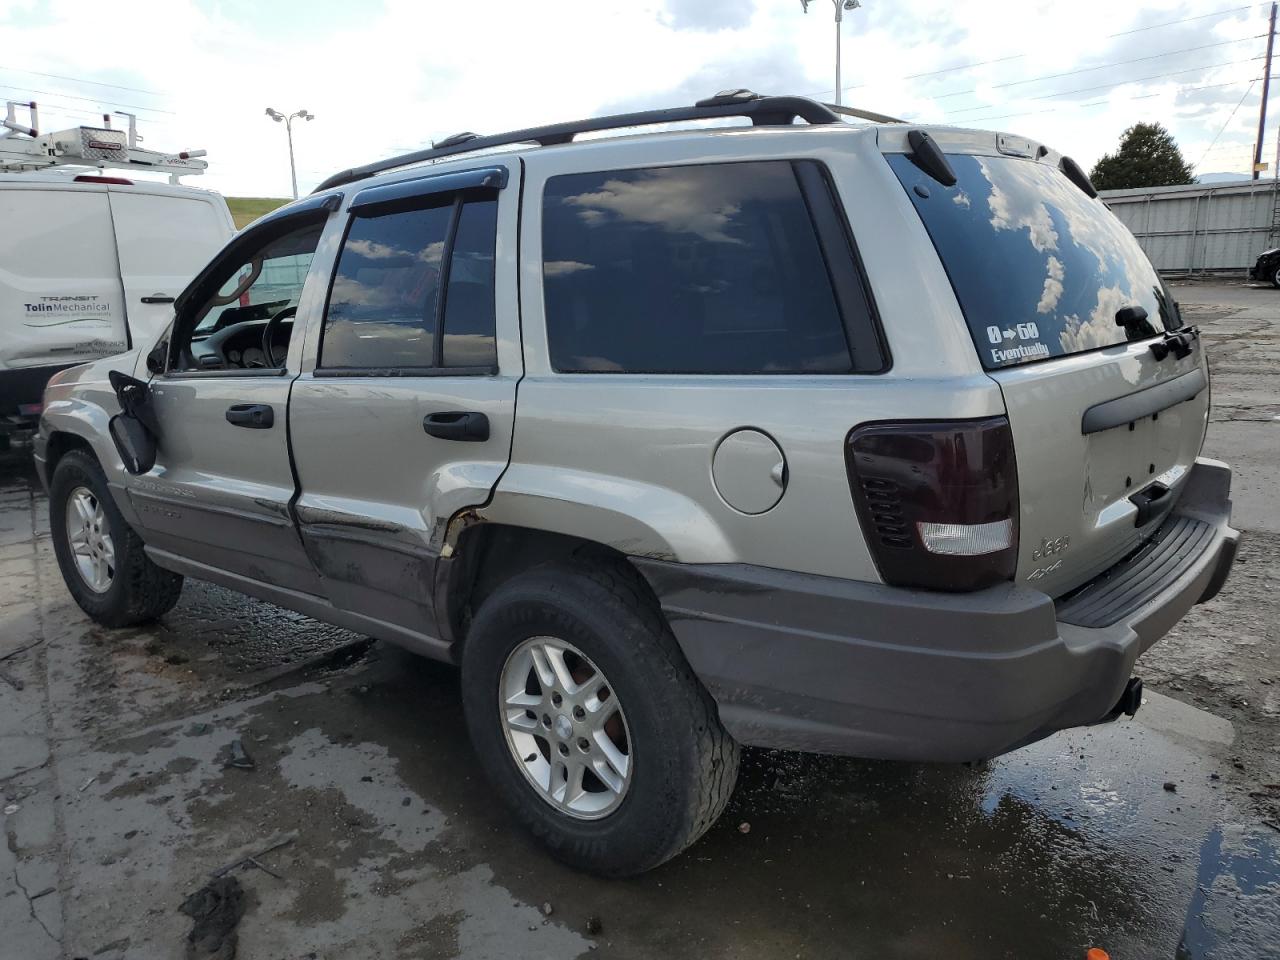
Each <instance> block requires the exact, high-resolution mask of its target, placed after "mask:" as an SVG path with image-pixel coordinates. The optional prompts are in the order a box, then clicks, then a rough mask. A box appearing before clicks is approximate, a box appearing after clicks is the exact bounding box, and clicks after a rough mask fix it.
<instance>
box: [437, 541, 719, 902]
mask: <svg viewBox="0 0 1280 960" xmlns="http://www.w3.org/2000/svg"><path fill="white" fill-rule="evenodd" d="M544 641H546V642H549V643H551V644H552V645H559V647H560V648H561V649H562V650H568V651H569V653H568V656H567V658H561V660H560V664H561V665H562V666H563V665H564V664H565V663H566V662H567V663H568V664H569V666H570V669H571V670H572V680H573V681H576V682H577V683H576V686H577V688H578V689H586V688H589V687H590V688H592V689H597V688H600V687H601V686H603V687H604V688H605V695H604V698H603V700H604V703H605V704H606V706H605V707H604V708H603V709H605V710H610V709H611V710H613V711H614V716H616V717H621V718H622V719H621V720H620V721H617V720H611V721H610V722H611V723H612V725H613V726H612V727H611V730H612V733H610V734H609V736H610V737H611V738H612V742H613V743H614V744H615V746H618V747H619V748H621V749H622V751H623V752H625V753H626V759H627V763H626V772H625V773H624V775H623V776H622V777H621V778H619V777H615V776H613V774H614V773H615V772H616V766H615V767H613V768H609V767H607V766H606V767H605V768H604V769H603V770H602V773H603V774H605V776H603V777H602V778H598V779H596V780H595V781H593V785H594V786H593V788H594V789H595V790H596V791H597V793H596V794H594V795H590V794H586V793H585V790H586V788H585V787H584V788H583V792H580V793H578V794H577V795H578V796H579V797H580V798H583V799H584V800H585V802H584V803H583V804H582V807H583V809H582V810H579V811H577V812H571V809H570V808H571V804H570V800H569V793H568V790H567V789H566V790H565V794H564V798H563V799H562V800H560V801H559V802H557V800H556V799H555V798H554V796H553V795H552V794H553V792H554V790H553V789H552V788H549V787H548V786H545V785H544V786H541V787H540V786H539V785H538V783H537V782H536V781H537V779H538V778H537V777H536V776H533V775H531V773H530V771H531V768H532V767H538V768H540V769H541V771H542V773H541V776H542V777H543V778H544V779H545V778H547V776H548V772H547V771H548V768H550V769H552V770H554V769H555V766H554V763H553V761H554V760H555V758H556V756H557V753H556V751H557V750H558V749H559V750H563V749H565V748H567V749H568V750H569V751H570V752H567V753H563V756H565V757H566V758H576V757H578V754H577V753H573V752H572V751H574V750H576V749H579V748H581V750H582V756H583V760H584V762H586V763H587V769H588V770H590V762H591V761H590V757H591V756H592V755H593V754H592V753H589V752H588V751H589V747H590V746H591V744H592V741H591V740H589V739H587V737H583V736H582V733H584V732H585V733H587V734H588V736H589V737H595V738H596V740H597V741H598V738H599V736H600V732H599V730H600V728H599V727H596V728H595V729H596V732H595V733H591V732H590V730H589V729H585V730H584V729H582V728H580V727H579V719H578V718H579V715H580V714H583V713H584V711H582V710H580V709H578V707H577V704H579V703H587V702H588V701H587V700H584V699H581V698H582V697H590V695H591V693H590V692H587V693H584V694H582V695H578V694H571V693H555V692H552V688H554V689H555V690H560V691H569V690H572V689H573V688H574V687H575V683H572V682H570V683H566V684H565V685H563V686H561V685H560V684H558V683H552V684H551V685H550V686H549V687H548V688H547V689H546V690H545V691H537V692H528V693H522V692H521V691H527V690H528V689H529V688H526V687H524V686H523V684H522V683H521V682H520V681H519V680H517V684H516V686H515V687H514V688H513V687H512V685H511V682H510V677H511V676H512V673H511V670H512V667H511V664H512V663H516V664H517V668H516V673H515V676H516V677H517V678H518V677H519V676H520V675H521V673H520V671H521V669H522V666H521V665H523V664H524V663H526V662H528V661H524V660H513V656H514V657H516V658H519V657H521V656H524V655H525V652H526V651H527V650H528V649H529V644H530V643H531V642H533V643H534V644H537V645H540V644H542V643H543V642H544ZM539 662H541V663H544V664H545V663H546V661H545V659H544V660H543V661H539ZM535 669H536V668H535ZM584 675H585V676H586V677H588V679H583V676H584ZM529 683H530V687H532V688H537V687H539V686H540V685H539V683H538V682H537V673H536V672H535V673H531V674H530V681H529ZM513 689H514V690H516V693H515V694H512V690H513ZM597 692H598V690H597ZM562 695H563V696H564V699H563V701H561V700H556V701H555V703H556V706H552V698H553V697H560V696H562ZM509 696H516V697H521V696H528V697H529V703H530V704H531V707H532V709H530V710H528V711H524V710H523V709H522V707H520V706H517V707H516V708H515V709H514V710H513V709H512V708H511V707H510V703H511V700H510V699H509ZM539 697H541V698H542V699H541V700H539V699H538V698H539ZM462 699H463V707H464V709H465V711H466V717H467V726H468V729H469V730H470V733H471V740H472V743H473V744H474V745H475V749H476V752H477V753H478V754H479V757H480V763H481V765H482V766H483V768H484V770H485V773H486V774H487V775H488V777H489V780H490V781H491V782H492V784H493V786H494V787H495V788H496V789H497V791H498V793H499V794H500V795H501V797H502V798H503V800H504V801H505V802H506V803H507V805H508V806H509V807H510V808H511V810H512V812H513V813H514V814H515V816H516V818H517V819H518V820H519V821H520V822H521V823H522V824H524V826H525V827H526V828H527V829H528V830H529V831H530V832H532V833H533V835H534V836H535V837H537V838H538V839H539V840H540V841H541V842H542V843H543V844H544V845H545V846H546V847H547V848H548V849H549V850H550V852H551V853H552V855H554V856H555V857H556V858H557V859H559V860H562V861H564V862H565V863H568V864H570V865H571V866H573V867H576V868H578V869H581V870H586V871H589V872H591V873H595V874H598V875H601V876H606V877H622V876H631V875H634V874H638V873H643V872H644V871H646V870H650V869H652V868H653V867H656V866H658V865H659V864H661V863H663V862H664V861H666V860H668V859H670V858H671V857H674V856H675V855H676V854H678V853H680V852H681V851H682V850H684V849H685V848H686V847H688V846H689V845H690V844H692V843H693V842H694V841H695V840H697V839H698V837H700V836H702V834H703V833H704V832H706V830H707V829H708V828H709V827H710V826H711V825H712V824H713V823H714V822H715V821H716V818H717V817H719V816H720V813H721V812H722V811H723V810H724V806H725V804H726V803H727V802H728V799H729V795H730V794H731V793H732V792H733V786H734V783H735V781H736V780H737V775H738V758H739V747H738V744H737V742H736V741H734V740H733V738H732V737H730V736H729V734H728V733H726V732H725V730H724V728H723V727H722V726H721V725H720V720H719V716H718V715H717V712H716V706H715V702H714V701H713V700H712V699H711V696H710V695H709V694H708V693H707V691H706V690H705V689H704V688H703V687H702V685H701V684H700V683H699V682H698V680H697V678H696V677H695V676H694V675H693V671H692V670H691V669H690V667H689V664H688V663H687V662H686V660H685V659H684V655H683V654H682V653H681V651H680V648H679V646H678V645H677V643H676V640H675V637H674V636H672V634H671V631H670V629H669V628H668V627H667V624H666V622H665V621H664V620H663V618H662V615H661V612H660V611H659V610H658V608H657V605H656V603H655V602H654V601H653V599H652V597H651V595H650V594H649V593H648V591H647V590H646V589H645V587H644V584H643V582H642V581H641V580H640V579H639V575H638V574H636V573H635V571H634V570H631V569H630V568H629V567H627V566H626V565H624V564H621V563H618V564H609V563H606V564H602V565H598V566H592V567H589V568H588V567H585V566H579V565H569V564H564V565H553V566H546V567H539V568H535V569H533V570H530V571H528V572H527V573H524V574H521V575H520V576H518V577H516V578H514V579H512V580H511V581H509V582H508V583H506V584H504V585H503V586H501V587H499V588H498V589H497V590H496V591H495V592H494V593H493V594H492V595H491V596H489V597H488V598H487V599H486V600H485V602H484V604H483V605H482V606H481V608H480V611H479V613H478V614H477V616H476V618H475V621H474V622H473V624H472V626H471V629H470V631H469V632H468V635H467V639H466V644H465V646H464V648H463V651H462ZM598 706H599V704H598V703H597V707H598ZM526 713H527V714H528V715H529V720H528V721H525V719H524V717H525V714H526ZM512 716H514V717H515V719H516V721H519V722H521V723H524V722H529V724H530V729H529V733H527V734H524V733H517V734H514V735H512V734H508V729H509V726H515V724H514V723H511V721H510V719H509V718H510V717H512ZM544 716H546V718H547V720H548V721H549V723H545V724H544V723H543V718H544ZM591 719H592V718H591V716H590V715H587V716H586V717H585V718H583V719H582V722H583V723H585V724H589V723H590V722H591ZM557 724H561V725H563V733H561V732H558V731H559V730H560V727H558V726H557ZM624 728H625V732H624ZM571 731H572V732H571ZM517 737H518V738H519V741H520V742H519V743H517V742H516V740H517ZM532 738H536V743H537V745H536V746H534V745H533V744H534V739H532ZM605 746H606V748H607V744H606V745H605ZM539 752H540V753H541V758H539V756H538V754H539ZM518 754H519V755H518ZM595 762H596V763H597V764H600V763H602V762H603V761H601V760H599V759H597V760H596V761H595ZM552 776H554V774H552ZM591 776H592V774H590V773H588V775H587V778H586V779H590V777H591ZM566 779H567V772H566ZM586 779H584V781H583V782H584V783H585V782H586ZM606 780H617V781H619V782H618V783H615V785H614V787H613V788H610V787H609V785H608V784H607V783H606V782H605V781H606ZM609 789H613V793H614V794H616V796H615V795H609V794H607V793H605V794H604V795H603V796H602V795H601V794H602V792H603V791H607V790H609Z"/></svg>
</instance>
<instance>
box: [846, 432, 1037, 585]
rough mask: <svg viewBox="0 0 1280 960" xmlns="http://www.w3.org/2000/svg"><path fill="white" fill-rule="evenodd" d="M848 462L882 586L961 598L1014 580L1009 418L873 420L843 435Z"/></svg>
mask: <svg viewBox="0 0 1280 960" xmlns="http://www.w3.org/2000/svg"><path fill="white" fill-rule="evenodd" d="M845 457H846V461H847V463H848V468H849V485H850V487H851V488H852V490H853V500H854V504H855V505H856V506H857V510H858V519H859V520H860V521H861V522H862V530H863V533H864V534H865V535H866V538H867V544H868V545H869V546H870V548H871V555H872V557H873V558H874V559H875V562H876V567H877V569H878V570H879V571H880V576H881V577H882V578H883V579H884V581H885V583H889V584H893V585H895V586H900V587H925V588H928V589H931V590H955V591H959V590H978V589H981V588H982V587H988V586H991V585H992V584H996V583H1000V582H1001V581H1004V580H1011V579H1013V575H1014V571H1015V570H1016V569H1017V560H1018V467H1017V462H1016V461H1015V460H1014V456H1013V433H1012V431H1010V429H1009V421H1008V419H1007V418H1005V417H990V418H987V419H983V420H948V421H941V422H937V423H933V422H929V423H925V422H918V421H902V422H896V423H871V424H867V425H865V426H862V427H858V428H857V429H855V430H854V431H853V432H851V433H850V434H849V439H848V442H847V444H846V447H845Z"/></svg>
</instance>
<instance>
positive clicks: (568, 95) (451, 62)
mask: <svg viewBox="0 0 1280 960" xmlns="http://www.w3.org/2000/svg"><path fill="white" fill-rule="evenodd" d="M155 10H156V8H155V6H154V3H151V2H146V0H116V2H113V3H112V4H109V5H103V4H101V3H100V2H97V0H52V2H47V3H42V4H26V3H21V4H17V5H15V4H12V3H9V4H5V3H4V2H3V0H0V36H3V37H4V44H5V58H4V66H3V67H2V68H0V84H3V86H4V92H5V96H6V98H12V99H27V98H29V97H34V98H35V99H37V100H38V101H40V102H41V126H43V127H44V128H46V129H49V130H57V129H61V128H65V127H70V126H74V125H78V124H80V123H92V122H98V121H97V119H96V118H97V117H98V116H100V114H101V111H103V110H107V111H111V110H119V109H123V110H130V111H132V112H134V113H137V114H138V116H139V124H140V131H141V132H142V134H143V135H144V136H145V137H146V138H147V140H146V146H149V147H154V148H158V149H165V150H169V149H173V150H178V149H190V148H204V149H207V150H208V151H209V155H208V160H209V164H210V167H209V174H208V175H207V176H205V177H203V178H191V179H190V180H189V181H188V182H189V183H192V184H194V185H198V186H207V187H209V188H211V189H215V190H219V191H221V192H223V193H227V194H231V195H245V196H277V197H279V196H286V195H288V193H289V190H290V186H289V153H288V148H287V145H286V140H285V131H284V129H283V125H282V124H278V123H273V122H271V121H270V120H268V119H267V118H266V117H265V116H264V115H263V110H264V109H265V107H267V106H268V105H270V106H272V107H275V108H277V109H280V110H285V111H287V112H293V111H294V110H296V109H300V108H302V107H306V108H307V109H308V110H310V111H311V112H313V113H314V114H315V115H316V120H314V121H312V122H309V123H306V122H300V123H298V124H296V125H295V128H294V146H295V152H296V156H297V165H298V180H299V187H300V189H301V190H303V191H306V190H309V189H310V188H311V187H313V186H314V185H315V184H316V183H317V182H319V181H320V180H321V179H323V178H324V177H326V176H328V175H329V174H331V173H333V172H335V171H337V170H341V169H344V168H346V167H351V166H356V165H359V164H362V163H367V162H369V161H370V160H375V159H378V158H381V157H387V156H391V155H394V154H396V153H403V152H406V151H409V150H413V149H417V148H420V147H422V146H425V145H426V144H428V143H429V142H430V141H431V140H433V139H439V138H440V137H443V136H446V135H448V134H451V133H455V132H457V131H459V130H476V131H478V132H481V133H493V132H497V131H501V130H510V129H516V128H519V127H524V126H531V125H536V124H541V123H551V122H555V121H561V120H566V119H574V118H578V117H588V116H593V115H599V114H601V113H605V112H609V111H611V110H614V109H636V108H640V107H659V106H673V105H677V104H691V103H693V102H694V101H695V100H697V99H700V98H702V97H706V96H709V95H710V94H712V93H715V92H716V91H718V90H722V89H726V88H731V87H749V88H751V89H755V90H759V91H762V92H766V93H800V94H812V95H817V96H819V97H824V98H830V97H831V96H832V92H833V91H832V87H833V86H834V79H833V73H834V69H833V67H834V63H833V56H832V47H833V44H832V39H833V30H834V25H833V23H832V17H831V10H830V7H829V5H828V3H827V0H819V2H817V3H816V4H814V5H813V6H812V8H811V10H810V12H809V14H808V15H804V14H802V13H801V10H800V5H799V4H798V3H795V2H794V0H781V2H771V3H752V2H750V0H741V2H739V0H665V2H664V0H645V2H640V3H637V2H635V0H561V2H558V3H548V4H524V5H511V6H508V7H504V8H503V9H502V10H501V12H500V14H497V15H495V14H494V13H493V11H492V9H491V8H490V7H489V6H486V5H484V4H475V3H456V2H449V0H383V2H381V3H378V4H368V5H366V4H317V5H314V6H313V7H311V8H308V9H306V11H305V12H300V11H301V8H299V7H298V6H297V5H295V4H210V3H206V2H204V0H167V2H166V3H165V5H164V15H163V16H156V15H155ZM1203 12H1204V11H1203V10H1202V9H1200V8H1197V7H1194V6H1193V5H1191V4H1190V3H1189V2H1186V0H1178V2H1173V3H1170V2H1168V0H1139V2H1135V3H1131V4H1126V5H1120V6H1117V5H1116V4H1115V3H1114V0H1077V2H1076V3H1073V4H1042V5H1030V6H1026V7H1025V8H1019V11H1018V15H1017V16H1010V15H1009V7H1008V3H1007V0H973V2H971V3H968V4H956V3H954V2H952V0H915V2H913V3H912V4H910V5H907V4H893V3H875V4H872V3H867V4H865V5H864V7H863V8H862V9H859V10H856V11H851V12H849V13H847V14H846V15H845V21H844V29H843V44H844V75H843V81H842V82H843V85H844V86H845V87H846V94H845V100H846V102H847V103H852V104H854V105H858V106H864V107H868V108H870V109H876V110H881V111H883V112H886V113H890V114H893V115H896V116H907V117H912V118H923V119H925V120H943V121H946V122H959V123H964V124H969V125H976V126H992V125H995V126H998V127H1000V128H1002V129H1009V130H1011V131H1012V132H1016V133H1019V134H1021V135H1024V136H1028V137H1032V138H1034V139H1036V140H1039V141H1041V142H1045V143H1048V144H1050V145H1051V146H1054V147H1056V148H1058V149H1062V150H1064V151H1065V152H1067V153H1069V154H1071V155H1072V156H1074V157H1075V158H1076V159H1077V160H1079V161H1080V162H1081V163H1082V164H1083V165H1084V166H1085V167H1086V168H1087V167H1089V166H1090V165H1091V164H1092V163H1093V161H1094V160H1096V159H1097V157H1098V156H1099V155H1101V154H1102V153H1103V152H1105V151H1107V150H1110V149H1114V147H1115V145H1116V142H1117V141H1118V138H1119V136H1120V134H1121V132H1122V131H1123V130H1124V129H1125V128H1126V127H1128V126H1130V125H1131V124H1132V123H1134V122H1135V121H1137V120H1143V119H1151V118H1153V117H1154V118H1156V119H1160V120H1162V121H1163V122H1165V123H1166V124H1167V125H1168V126H1170V129H1171V130H1172V132H1173V133H1174V135H1175V136H1176V137H1177V138H1178V141H1179V143H1180V144H1181V145H1182V146H1183V148H1184V150H1185V151H1186V153H1187V155H1188V158H1189V159H1191V160H1192V161H1193V162H1194V161H1195V160H1197V159H1199V156H1200V154H1201V153H1203V151H1204V150H1205V149H1206V148H1207V147H1208V146H1209V143H1210V141H1211V140H1212V139H1213V137H1214V135H1215V134H1216V133H1217V132H1218V131H1217V128H1218V127H1219V126H1221V124H1222V122H1223V118H1225V117H1226V115H1227V114H1228V113H1229V112H1230V110H1231V108H1232V107H1233V106H1234V105H1235V103H1236V101H1238V100H1239V99H1240V97H1241V95H1242V94H1243V93H1244V91H1245V87H1246V86H1247V84H1248V80H1249V79H1250V78H1252V77H1255V76H1257V64H1256V63H1246V64H1241V65H1238V66H1234V67H1220V68H1213V69H1205V70H1204V71H1202V72H1191V73H1187V74H1185V75H1183V76H1179V77H1173V78H1169V79H1168V80H1155V81H1145V82H1144V81H1135V82H1134V85H1132V86H1127V87H1122V88H1117V89H1116V90H1098V91H1094V92H1089V93H1082V94H1079V95H1074V94H1073V95H1070V96H1064V97H1061V98H1054V99H1048V100H1045V99H1035V98H1036V97H1039V96H1042V95H1045V94H1052V93H1055V92H1059V91H1063V90H1070V89H1073V88H1076V87H1088V86H1095V85H1103V84H1107V83H1110V82H1115V81H1120V80H1130V79H1133V78H1139V77H1143V76H1147V75H1151V74H1158V73H1164V72H1169V71H1174V70H1179V69H1183V70H1185V69H1188V68H1192V67H1197V66H1200V65H1204V64H1213V63H1218V62H1220V61H1232V60H1237V59H1242V58H1246V57H1250V56H1257V55H1258V54H1260V53H1261V52H1262V41H1261V40H1259V39H1256V35H1258V34H1261V33H1263V32H1264V31H1265V28H1266V25H1265V19H1264V16H1265V11H1264V10H1263V9H1262V8H1261V7H1258V8H1250V10H1248V11H1239V12H1235V13H1232V14H1230V15H1226V16H1221V17H1212V18H1208V19H1202V20H1196V21H1194V22H1191V23H1187V24H1180V25H1173V26H1156V28H1155V29H1151V30H1145V31H1143V32H1140V33H1133V34H1127V35H1125V36H1119V37H1107V36H1102V35H1101V34H1102V33H1117V32H1122V31H1126V30H1132V29H1134V28H1136V27H1144V26H1155V25H1158V24H1165V23H1167V22H1168V21H1171V20H1178V19H1180V18H1183V17H1192V16H1196V15H1198V14H1201V13H1203ZM1099 25H1103V26H1102V27H1101V28H1100V26H1099ZM1250 37H1253V38H1254V39H1249V40H1245V41H1244V42H1241V43H1239V44H1232V45H1227V46H1222V47H1215V48H1210V49H1205V50H1201V51H1198V52H1188V53H1179V54H1174V53H1172V52H1171V51H1178V50H1182V49H1184V48H1189V47H1194V46H1198V45H1202V44H1207V43H1216V42H1218V41H1222V40H1232V39H1239V38H1250ZM424 38H428V39H431V40H433V41H434V42H424ZM1046 40H1048V41H1050V42H1046ZM87 50H88V51H91V50H112V51H145V56H113V57H107V58H89V59H86V57H85V53H84V51H87ZM1154 54H1161V55H1162V56H1161V57H1160V58H1159V59H1154V60H1147V61H1140V60H1138V59H1137V58H1140V57H1146V56H1152V55H1154ZM1166 54H1167V56H1165V55H1166ZM986 60H996V61H998V62H995V63H990V64H985V65H982V66H968V65H972V64H974V63H976V62H979V61H986ZM1105 63H1119V64H1120V65H1119V66H1116V67H1109V68H1107V69H1103V70H1098V71H1096V72H1089V73H1083V74H1079V75H1076V76H1064V77H1061V78H1056V79H1048V80H1043V81H1035V82H1032V83H1024V82H1023V81H1025V80H1027V79H1028V78H1031V77H1038V76H1041V75H1044V74H1052V73H1067V72H1069V71H1073V70H1077V69H1081V68H1084V67H1090V66H1094V65H1099V64H1105ZM956 66H964V67H965V69H961V70H949V69H947V68H950V67H956ZM943 70H945V72H937V71H943ZM21 71H39V72H40V73H43V74H56V75H60V76H62V77H73V78H77V80H74V81H67V80H60V79H56V78H51V77H47V76H45V77H39V76H35V75H33V74H31V73H23V72H21ZM1242 78H1243V83H1240V84H1237V85H1231V86H1225V87H1220V88H1215V89H1200V90H1195V89H1192V88H1194V87H1198V86H1202V85H1209V84H1216V83H1227V82H1234V81H1237V80H1240V79H1242ZM81 81H98V82H101V83H107V84H117V85H120V86H123V87H130V88H134V89H132V90H124V89H120V88H119V87H102V86H94V85H92V84H89V83H84V82H81ZM1258 86H1260V85H1258ZM1258 86H1255V88H1254V90H1253V93H1252V96H1251V97H1249V98H1248V99H1246V101H1245V103H1244V104H1243V105H1242V106H1241V108H1240V110H1239V111H1238V112H1237V115H1236V116H1235V117H1234V119H1233V120H1232V121H1231V123H1230V124H1229V125H1228V127H1227V129H1226V130H1225V131H1224V132H1223V134H1222V137H1221V139H1220V140H1219V141H1218V143H1217V145H1215V147H1214V152H1213V154H1211V155H1210V158H1209V160H1208V163H1209V164H1210V168H1212V169H1223V168H1224V167H1226V168H1230V169H1238V170H1241V171H1246V170H1247V169H1248V159H1249V158H1248V145H1249V143H1250V142H1251V141H1252V137H1253V133H1252V131H1251V130H1250V129H1249V128H1250V126H1251V125H1252V124H1251V121H1250V115H1251V114H1252V115H1253V116H1254V117H1256V113H1257V103H1258V96H1259V89H1258ZM37 90H39V91H47V92H41V93H38V94H37V93H36V92H35V91H37ZM1147 95H1150V96H1151V99H1143V100H1135V99H1130V98H1131V97H1134V96H1147ZM98 98H103V99H101V100H100V99H98ZM106 101H111V102H106ZM969 108H981V109H974V110H971V111H970V112H964V113H955V112H954V111H958V110H968V109H969ZM166 111H167V112H166ZM1003 114H1016V115H1015V116H1010V117H1008V118H1007V119H998V120H989V121H985V120H979V118H982V117H985V116H990V115H1003ZM1255 122H1256V121H1255ZM1218 161H1221V163H1218Z"/></svg>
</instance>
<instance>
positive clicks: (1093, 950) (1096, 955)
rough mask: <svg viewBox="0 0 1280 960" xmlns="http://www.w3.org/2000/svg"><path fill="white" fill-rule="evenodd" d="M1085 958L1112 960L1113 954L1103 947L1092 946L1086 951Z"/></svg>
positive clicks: (1087, 959) (1085, 959)
mask: <svg viewBox="0 0 1280 960" xmlns="http://www.w3.org/2000/svg"><path fill="white" fill-rule="evenodd" d="M1084 960H1111V954H1109V953H1107V951H1105V950H1103V949H1102V948H1101V947H1090V948H1089V949H1088V950H1086V951H1085V955H1084Z"/></svg>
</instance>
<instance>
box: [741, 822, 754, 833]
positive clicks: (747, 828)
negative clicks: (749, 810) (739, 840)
mask: <svg viewBox="0 0 1280 960" xmlns="http://www.w3.org/2000/svg"><path fill="white" fill-rule="evenodd" d="M738 832H739V833H750V832H751V824H749V823H747V821H745V820H743V821H742V822H741V823H740V824H738Z"/></svg>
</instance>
